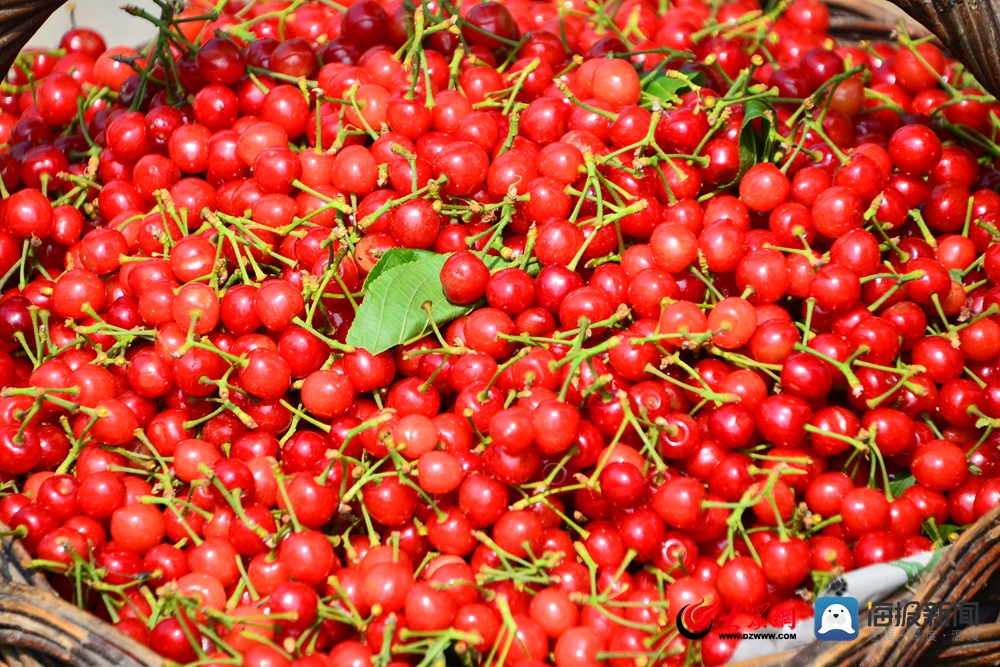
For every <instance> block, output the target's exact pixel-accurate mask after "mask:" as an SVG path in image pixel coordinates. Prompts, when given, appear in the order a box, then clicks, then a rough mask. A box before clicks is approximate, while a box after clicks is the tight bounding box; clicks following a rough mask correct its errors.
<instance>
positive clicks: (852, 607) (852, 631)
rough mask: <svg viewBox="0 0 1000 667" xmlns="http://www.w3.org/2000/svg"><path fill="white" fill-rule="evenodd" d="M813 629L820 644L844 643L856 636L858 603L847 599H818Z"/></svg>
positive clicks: (853, 599)
mask: <svg viewBox="0 0 1000 667" xmlns="http://www.w3.org/2000/svg"><path fill="white" fill-rule="evenodd" d="M814 609H815V611H816V615H815V616H814V617H813V628H814V630H815V632H816V639H818V640H820V641H821V642H846V641H850V640H852V639H856V638H857V636H858V601H857V600H856V599H855V598H849V597H829V598H818V599H817V600H816V606H815V607H814Z"/></svg>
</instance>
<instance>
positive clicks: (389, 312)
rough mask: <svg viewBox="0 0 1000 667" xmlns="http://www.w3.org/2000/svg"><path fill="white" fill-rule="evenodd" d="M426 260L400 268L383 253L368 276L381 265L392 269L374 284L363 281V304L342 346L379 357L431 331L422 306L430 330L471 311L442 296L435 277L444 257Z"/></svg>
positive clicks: (397, 258)
mask: <svg viewBox="0 0 1000 667" xmlns="http://www.w3.org/2000/svg"><path fill="white" fill-rule="evenodd" d="M428 255H429V256H422V257H419V258H417V257H416V256H412V261H408V262H402V263H400V260H403V259H406V256H405V255H404V256H400V255H398V254H393V255H391V256H390V254H389V253H386V254H385V255H383V256H382V257H381V258H380V259H379V262H378V264H376V265H375V267H374V268H372V272H373V273H374V272H375V270H376V269H379V264H382V262H383V260H385V261H386V264H387V265H388V264H392V266H388V268H386V267H385V266H383V267H382V268H381V269H379V272H378V274H377V275H376V277H375V279H374V280H366V281H365V283H366V289H365V298H364V301H362V302H361V305H360V306H358V312H357V315H356V316H355V318H354V322H353V323H352V324H351V330H350V331H349V332H348V333H347V344H348V345H353V346H355V347H361V348H364V349H366V350H368V351H369V352H370V353H372V354H379V353H381V352H384V351H386V350H388V349H390V348H392V347H394V346H396V345H401V344H403V343H407V342H409V341H413V340H416V339H417V338H420V337H421V336H423V335H425V334H427V333H428V332H430V331H431V326H430V321H429V320H428V317H427V311H426V310H424V307H423V306H424V304H425V303H429V304H430V309H431V312H430V315H431V317H432V318H433V319H434V322H435V323H436V324H441V323H444V322H450V321H451V320H453V319H455V318H456V317H459V316H461V315H464V314H466V313H468V312H470V311H471V310H472V309H473V307H474V306H475V304H470V305H466V306H459V305H456V304H453V303H451V302H449V301H448V299H447V298H446V297H445V295H444V289H443V288H442V287H441V278H440V274H441V267H442V266H444V263H445V261H446V260H447V259H448V255H438V254H436V253H428ZM387 257H388V258H389V259H386V258H387Z"/></svg>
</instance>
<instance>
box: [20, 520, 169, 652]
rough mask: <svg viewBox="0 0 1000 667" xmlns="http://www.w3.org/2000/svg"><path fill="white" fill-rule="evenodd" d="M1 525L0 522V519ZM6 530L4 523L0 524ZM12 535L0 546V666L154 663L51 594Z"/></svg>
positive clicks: (106, 627) (91, 617)
mask: <svg viewBox="0 0 1000 667" xmlns="http://www.w3.org/2000/svg"><path fill="white" fill-rule="evenodd" d="M0 526H2V524H0ZM2 528H3V530H6V529H7V527H6V526H2ZM30 562H31V556H29V555H28V552H27V551H25V549H24V547H23V546H21V543H20V542H18V541H17V540H14V539H12V538H10V537H5V538H3V540H2V545H0V582H2V583H0V665H6V667H39V666H43V667H61V666H65V665H72V666H73V667H91V666H93V667H110V666H114V667H160V666H161V665H163V664H164V661H163V659H162V658H161V657H160V656H158V655H157V654H156V653H154V652H153V651H151V650H149V649H148V648H146V647H145V646H143V645H142V644H140V643H139V642H137V641H135V640H134V639H132V638H131V637H129V636H127V635H125V634H124V633H122V632H121V631H120V630H118V629H117V628H115V627H112V626H111V625H109V624H107V623H105V622H104V621H102V620H101V619H99V618H97V617H96V616H94V615H92V614H90V613H88V612H85V611H82V610H80V609H79V608H78V607H75V606H73V605H72V604H70V603H68V602H66V601H65V600H62V599H61V598H59V597H57V596H56V595H55V592H54V591H53V590H52V587H51V586H49V583H48V581H46V580H45V577H44V576H43V575H42V574H41V573H40V572H38V571H36V570H32V569H31V568H30V567H29V563H30Z"/></svg>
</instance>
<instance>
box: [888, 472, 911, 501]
mask: <svg viewBox="0 0 1000 667" xmlns="http://www.w3.org/2000/svg"><path fill="white" fill-rule="evenodd" d="M916 483H917V480H916V479H914V478H913V473H911V472H910V471H909V470H901V471H899V472H898V473H897V474H896V479H894V480H893V481H891V482H889V493H891V494H892V497H893V498H899V497H900V496H901V495H903V491H906V490H907V489H908V488H910V487H911V486H913V485H914V484H916Z"/></svg>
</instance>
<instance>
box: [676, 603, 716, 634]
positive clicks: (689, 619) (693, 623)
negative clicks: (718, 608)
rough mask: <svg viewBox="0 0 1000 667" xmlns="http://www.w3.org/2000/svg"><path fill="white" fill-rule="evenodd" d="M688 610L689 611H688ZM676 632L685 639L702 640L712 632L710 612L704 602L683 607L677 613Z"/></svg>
mask: <svg viewBox="0 0 1000 667" xmlns="http://www.w3.org/2000/svg"><path fill="white" fill-rule="evenodd" d="M688 609H690V610H691V611H688ZM676 624H677V632H678V633H680V635H681V636H682V637H685V638H686V639H690V640H695V639H703V638H704V637H707V636H708V633H709V632H711V631H712V612H711V609H709V607H708V605H706V604H705V601H704V600H702V601H701V603H699V604H697V605H695V606H694V607H692V606H691V605H684V606H683V607H681V610H680V611H679V612H678V613H677V620H676Z"/></svg>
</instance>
